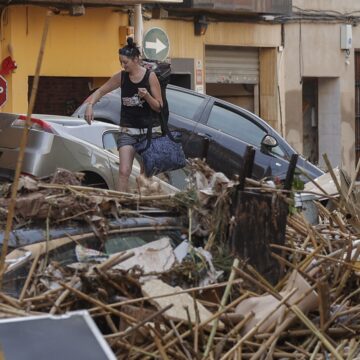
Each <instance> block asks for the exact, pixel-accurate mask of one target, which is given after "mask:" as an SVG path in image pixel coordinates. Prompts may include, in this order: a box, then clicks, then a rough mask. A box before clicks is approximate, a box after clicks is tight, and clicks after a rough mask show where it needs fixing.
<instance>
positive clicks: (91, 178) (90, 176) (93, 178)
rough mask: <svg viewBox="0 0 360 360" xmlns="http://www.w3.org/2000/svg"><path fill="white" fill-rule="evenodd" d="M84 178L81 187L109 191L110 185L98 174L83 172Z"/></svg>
mask: <svg viewBox="0 0 360 360" xmlns="http://www.w3.org/2000/svg"><path fill="white" fill-rule="evenodd" d="M83 174H84V178H83V180H82V181H81V185H83V186H89V187H95V188H99V189H108V188H109V187H108V185H107V184H106V182H105V180H104V179H103V178H102V177H101V176H100V175H98V174H95V173H93V172H87V171H85V172H83Z"/></svg>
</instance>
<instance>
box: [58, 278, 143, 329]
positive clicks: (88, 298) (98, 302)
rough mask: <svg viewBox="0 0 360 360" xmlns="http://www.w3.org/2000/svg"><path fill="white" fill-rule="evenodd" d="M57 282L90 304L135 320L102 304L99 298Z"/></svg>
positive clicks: (132, 320)
mask: <svg viewBox="0 0 360 360" xmlns="http://www.w3.org/2000/svg"><path fill="white" fill-rule="evenodd" d="M59 284H60V285H61V286H62V287H64V288H65V289H68V290H70V291H71V292H73V293H74V294H75V295H77V296H78V297H80V298H82V299H84V300H86V301H88V302H90V303H92V304H95V305H97V306H99V307H100V308H102V309H104V310H107V311H108V312H110V313H112V314H114V315H116V316H118V317H120V318H124V319H125V320H127V321H129V322H131V323H133V322H136V319H134V318H133V317H132V316H129V315H127V314H125V313H123V312H121V311H118V310H115V309H113V308H112V307H111V306H109V305H107V304H104V303H103V302H102V301H100V300H97V299H94V298H93V297H91V296H89V295H87V294H85V293H83V292H81V291H79V290H77V289H74V288H72V287H70V286H69V285H68V284H65V283H63V282H59Z"/></svg>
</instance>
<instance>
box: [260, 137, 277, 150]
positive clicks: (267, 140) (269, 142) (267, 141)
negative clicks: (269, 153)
mask: <svg viewBox="0 0 360 360" xmlns="http://www.w3.org/2000/svg"><path fill="white" fill-rule="evenodd" d="M278 145H279V143H278V141H277V140H276V139H275V138H274V137H273V136H272V135H265V136H264V137H263V139H262V140H261V146H262V147H265V148H273V147H275V146H278Z"/></svg>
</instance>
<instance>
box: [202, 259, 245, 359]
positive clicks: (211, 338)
mask: <svg viewBox="0 0 360 360" xmlns="http://www.w3.org/2000/svg"><path fill="white" fill-rule="evenodd" d="M238 266H239V259H237V258H236V259H234V262H233V265H232V269H231V273H230V276H229V280H228V283H227V285H226V288H225V291H224V294H223V296H222V298H221V302H220V306H219V310H220V311H221V310H222V309H223V308H224V306H225V304H226V302H227V299H228V297H229V294H230V291H231V287H232V284H233V281H234V278H235V274H236V272H235V268H237V267H238ZM218 323H219V318H218V317H217V318H216V319H215V320H214V322H213V326H212V329H211V333H210V336H209V339H208V342H207V345H206V349H205V353H204V357H203V359H206V358H207V356H208V355H209V353H210V350H211V347H212V343H213V341H214V336H215V334H216V330H217V327H218Z"/></svg>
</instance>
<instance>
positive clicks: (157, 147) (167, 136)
mask: <svg viewBox="0 0 360 360" xmlns="http://www.w3.org/2000/svg"><path fill="white" fill-rule="evenodd" d="M159 117H160V124H161V128H162V134H161V135H160V134H152V126H151V125H150V126H149V128H148V132H147V136H146V139H144V140H143V141H141V142H139V143H137V144H135V145H134V147H135V150H136V152H137V153H138V154H139V155H140V156H141V158H142V161H143V166H144V171H145V175H146V176H147V177H150V176H153V175H157V174H160V173H163V172H165V171H172V170H177V169H181V168H183V167H184V166H185V165H186V159H185V154H184V151H183V148H182V145H181V133H180V132H178V131H169V129H168V126H167V124H166V122H165V121H164V119H163V116H162V114H161V112H160V115H159Z"/></svg>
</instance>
